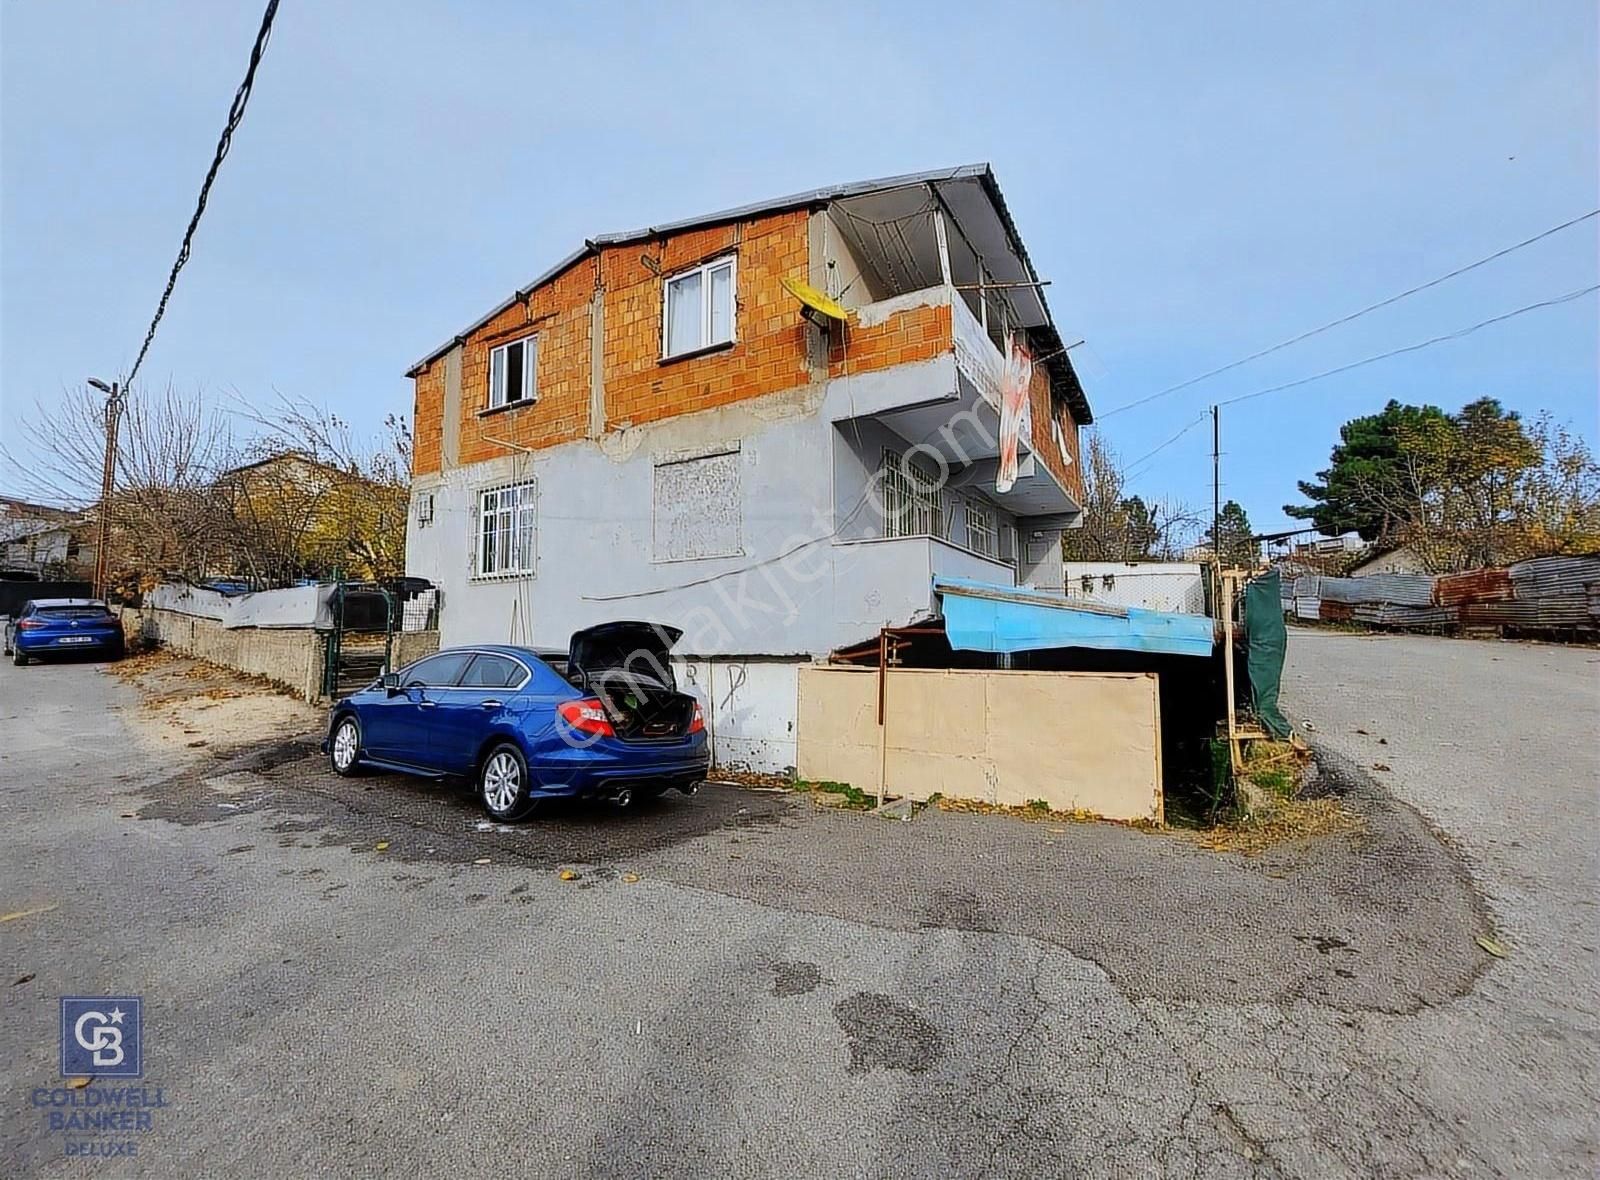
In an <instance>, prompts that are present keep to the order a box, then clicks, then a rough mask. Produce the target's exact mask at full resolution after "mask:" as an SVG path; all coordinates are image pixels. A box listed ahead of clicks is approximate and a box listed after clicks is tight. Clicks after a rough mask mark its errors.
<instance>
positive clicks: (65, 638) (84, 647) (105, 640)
mask: <svg viewBox="0 0 1600 1180" xmlns="http://www.w3.org/2000/svg"><path fill="white" fill-rule="evenodd" d="M11 645H12V646H13V647H14V648H16V650H18V651H20V652H22V653H23V654H24V655H29V656H42V655H49V654H50V653H52V652H62V653H66V652H74V651H115V650H117V649H119V648H121V647H122V645H123V639H122V633H121V632H120V631H84V632H73V631H66V632H55V631H45V632H31V633H30V632H28V631H18V632H17V634H16V636H15V637H14V638H13V639H12V640H11Z"/></svg>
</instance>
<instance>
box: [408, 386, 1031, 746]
mask: <svg viewBox="0 0 1600 1180" xmlns="http://www.w3.org/2000/svg"><path fill="white" fill-rule="evenodd" d="M953 382H954V365H953V362H952V361H951V360H950V358H948V357H947V358H944V359H943V360H942V361H937V362H931V363H929V364H926V365H917V366H901V367H900V368H899V369H897V370H894V371H891V372H890V373H887V374H874V375H873V376H872V378H871V379H870V380H868V379H866V378H850V379H848V380H836V381H831V382H825V383H819V384H817V385H812V386H803V387H801V388H799V389H796V390H792V391H789V392H786V393H782V394H777V395H773V396H771V397H766V398H761V399H754V400H752V401H749V402H744V403H740V404H738V405H734V406H729V407H725V408H723V409H719V410H713V411H708V412H706V413H703V414H695V415H689V416H685V417H681V418H675V419H671V420H669V421H667V422H663V423H659V424H653V425H649V426H641V427H636V428H632V429H629V430H626V431H620V432H616V433H612V434H608V435H605V436H603V437H601V438H599V439H596V440H584V441H580V442H574V443H570V444H567V445H564V446H561V447H554V448H549V449H546V450H541V451H538V452H536V453H532V454H529V453H518V452H512V453H508V454H507V455H506V456H504V457H502V458H499V459H495V460H493V461H490V462H487V463H479V464H474V465H473V466H471V467H468V468H455V469H452V470H448V471H446V472H444V473H443V474H440V475H433V476H424V477H419V478H417V479H416V480H415V481H414V485H413V493H412V499H413V502H412V513H411V516H410V520H409V522H408V527H407V560H406V565H407V572H408V573H410V574H413V575H418V576H421V577H425V578H429V579H430V580H432V581H433V582H434V583H435V584H436V585H437V586H438V587H439V588H440V593H441V596H442V606H441V612H440V631H441V642H442V643H443V644H444V645H445V646H451V645H457V644H464V643H489V642H499V643H519V644H527V645H530V646H535V647H558V648H563V649H564V648H565V647H566V644H567V641H568V639H569V637H570V636H571V634H572V633H573V632H574V631H576V630H578V629H579V628H582V627H587V626H592V625H594V624H596V623H600V622H606V621H610V620H616V619H644V620H648V621H652V622H662V623H666V624H669V625H671V626H675V627H679V628H681V629H682V630H683V632H684V638H683V639H682V641H681V642H680V643H679V645H678V646H679V655H680V656H681V657H682V658H683V659H684V660H686V661H687V662H688V666H689V667H691V668H697V669H698V668H704V671H705V673H706V675H707V679H706V680H697V681H695V683H697V684H700V685H702V686H704V685H706V684H708V683H709V684H710V685H711V687H709V688H706V689H705V696H704V698H703V702H702V703H703V705H708V706H710V709H709V713H710V721H711V722H712V724H713V725H714V726H715V727H716V735H717V737H716V740H717V742H718V753H717V756H718V758H719V760H721V761H724V762H726V763H729V764H743V765H748V766H750V767H752V768H754V769H761V770H775V771H782V770H784V769H786V768H790V767H793V766H794V765H795V746H794V732H793V731H794V723H795V709H796V705H795V699H796V697H795V669H796V667H797V666H798V665H799V664H801V663H805V662H808V661H809V660H811V659H812V658H814V657H818V656H822V655H825V654H826V653H827V652H829V651H831V650H832V649H834V648H836V647H839V646H842V645H844V644H848V643H854V642H858V641H860V640H862V639H866V638H870V637H871V636H873V635H875V634H876V633H877V631H878V629H879V628H880V627H882V626H884V625H886V624H887V625H902V624H905V623H909V622H911V621H912V620H913V619H915V618H919V617H924V616H926V615H928V614H930V613H931V612H932V610H933V607H934V600H933V593H932V584H931V583H932V576H933V574H934V573H949V574H955V575H957V576H962V577H973V578H981V579H985V580H988V581H998V582H1002V583H1004V584H1008V585H1009V584H1011V583H1012V581H1013V573H1012V570H1011V568H1010V566H1009V565H1006V564H1005V563H1002V562H995V561H989V560H986V559H984V558H981V557H978V556H976V555H974V554H970V553H967V552H965V551H963V550H961V549H959V548H956V547H954V546H951V545H945V544H942V543H940V542H937V541H932V540H929V539H927V538H904V539H897V540H894V541H881V540H880V541H863V542H860V543H856V544H848V543H842V542H840V541H837V540H836V539H835V537H834V535H833V533H834V530H835V528H836V527H837V523H838V516H839V515H840V514H841V512H840V509H841V508H842V510H843V511H844V512H847V511H848V510H849V507H851V506H853V505H854V504H855V503H856V502H857V501H858V500H859V499H860V496H861V492H862V491H863V490H864V486H865V474H866V472H865V464H864V463H861V462H854V463H852V462H850V461H848V460H850V459H851V458H853V456H849V455H847V456H845V457H844V458H843V459H841V456H840V455H839V453H838V452H839V450H840V448H839V447H838V446H836V439H837V437H838V435H839V430H840V429H842V430H844V431H847V432H848V431H850V430H851V428H850V427H849V426H844V427H842V428H840V427H836V425H835V423H836V420H838V419H840V418H844V417H851V416H854V415H855V414H856V413H859V412H860V404H861V402H863V401H865V402H868V403H871V404H874V405H896V404H900V405H904V404H907V403H910V402H917V401H936V400H938V399H939V398H941V397H944V396H947V395H948V394H949V393H950V391H951V388H952V384H953ZM867 430H868V432H869V433H874V434H875V435H876V434H877V433H878V431H877V430H875V429H874V428H872V427H870V426H869V427H867ZM882 433H883V434H888V432H886V431H885V432H882ZM891 437H893V436H891ZM730 447H736V448H737V453H738V468H739V475H740V481H739V495H740V498H741V506H740V518H741V537H740V541H741V544H740V547H741V550H742V552H740V553H739V554H737V555H735V556H728V557H716V558H705V559H699V560H692V561H676V562H673V561H658V560H656V559H655V555H654V551H653V521H652V507H653V489H654V479H655V475H654V468H655V464H656V462H657V461H658V460H661V459H666V458H677V459H681V458H684V457H686V456H689V455H694V454H699V453H704V452H710V451H715V450H719V449H727V448H730ZM844 449H845V450H846V451H849V450H851V449H852V448H844ZM871 453H873V454H875V452H871ZM874 464H875V460H874ZM528 479H533V480H535V481H536V483H537V487H538V497H537V504H538V554H537V560H536V564H535V569H534V572H533V573H532V575H531V576H527V577H517V578H505V579H479V578H475V577H474V576H473V571H474V545H475V529H476V520H477V500H478V493H479V492H480V491H481V490H483V489H485V488H489V487H495V486H499V485H503V484H507V483H516V482H522V481H524V480H528ZM427 495H432V496H433V517H432V520H431V521H428V522H423V521H421V520H419V518H418V515H419V514H418V512H417V505H418V502H419V500H420V499H421V498H422V497H424V496H427ZM1009 519H1010V518H1009V517H1006V516H1002V521H1003V522H1005V521H1009ZM963 527H964V522H963ZM750 657H764V658H750ZM775 657H776V658H775ZM712 658H714V659H715V666H711V665H710V664H709V663H708V660H710V659H712ZM725 674H726V675H727V676H728V677H729V680H728V681H727V683H726V684H725V683H724V680H723V677H724V675H725ZM735 681H736V683H735Z"/></svg>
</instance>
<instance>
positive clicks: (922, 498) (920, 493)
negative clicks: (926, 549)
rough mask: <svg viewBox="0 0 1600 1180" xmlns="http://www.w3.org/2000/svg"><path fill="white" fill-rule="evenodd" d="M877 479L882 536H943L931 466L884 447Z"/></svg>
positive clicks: (936, 482)
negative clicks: (881, 502) (881, 503)
mask: <svg viewBox="0 0 1600 1180" xmlns="http://www.w3.org/2000/svg"><path fill="white" fill-rule="evenodd" d="M878 480H879V484H880V489H881V490H880V493H879V494H880V496H881V497H882V500H883V535H884V536H885V537H943V536H944V515H945V513H944V499H943V497H942V495H941V494H940V493H941V491H942V489H941V488H940V487H939V474H938V472H937V471H935V470H934V468H933V465H932V464H931V463H928V462H927V461H925V460H923V459H921V458H919V457H916V456H912V457H911V458H907V457H906V456H905V455H902V454H901V453H900V452H899V451H892V450H890V449H889V448H888V447H885V448H884V449H883V466H882V467H881V468H880V469H879V472H878Z"/></svg>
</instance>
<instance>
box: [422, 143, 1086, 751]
mask: <svg viewBox="0 0 1600 1180" xmlns="http://www.w3.org/2000/svg"><path fill="white" fill-rule="evenodd" d="M785 280H788V281H790V283H791V286H789V287H786V286H785ZM796 281H798V282H801V283H805V284H809V286H810V287H811V288H814V289H815V290H816V291H819V292H822V293H823V294H825V295H827V296H829V297H831V298H832V299H833V300H836V301H837V303H838V304H842V305H843V307H844V308H845V309H847V312H848V319H847V322H846V323H845V324H843V325H841V324H840V323H839V322H838V321H837V320H834V319H830V318H829V317H828V315H827V314H826V313H819V312H818V311H817V310H808V308H807V306H806V305H805V304H803V303H802V302H801V300H800V298H798V297H797V295H796V293H795V288H793V286H792V284H793V283H794V282H796ZM802 293H803V292H802ZM807 298H808V299H811V297H810V296H809V295H807ZM811 302H812V303H813V304H815V303H818V302H822V303H824V304H825V303H826V301H818V300H816V299H811ZM1009 346H1014V347H1009ZM1008 365H1009V366H1010V368H1009V370H1008ZM408 375H409V376H411V377H412V378H413V379H414V380H415V390H416V414H415V431H416V434H415V449H414V457H413V481H412V503H411V513H410V519H409V526H408V536H407V547H406V554H407V558H406V564H407V572H408V573H409V574H414V575H420V576H422V577H426V578H428V579H430V580H432V581H433V582H434V584H435V585H437V586H439V587H440V589H441V592H442V603H443V611H442V616H441V630H442V639H443V642H444V643H446V644H459V643H468V642H488V641H502V642H505V641H512V642H521V643H531V644H536V645H539V646H547V645H548V646H564V645H565V644H566V642H567V639H568V637H569V636H570V635H571V634H572V632H573V631H574V630H576V629H578V628H581V627H585V626H589V625H591V624H593V623H596V622H600V621H604V620H610V619H628V618H637V619H646V620H652V621H659V622H663V623H667V624H670V625H672V626H675V627H678V628H681V629H682V630H683V632H684V636H683V639H682V640H681V642H680V643H679V644H678V651H679V653H680V654H681V655H682V656H684V657H685V658H686V660H687V661H688V666H687V668H686V670H685V675H686V677H687V678H688V679H689V680H690V682H691V683H693V684H695V685H696V686H697V688H698V690H699V691H700V692H701V695H702V697H703V698H704V699H705V700H707V701H708V702H709V703H710V704H711V705H712V710H711V713H710V717H711V721H712V725H713V728H714V730H715V732H716V736H717V741H718V749H717V757H718V758H719V760H721V761H724V762H745V763H748V764H750V765H754V766H760V767H766V768H769V769H781V768H782V767H785V766H792V765H793V764H794V761H795V757H794V748H795V747H794V724H795V692H796V689H795V685H796V675H797V668H798V667H799V665H801V664H803V663H806V662H809V661H810V660H812V659H813V658H815V657H817V656H820V655H823V654H825V653H827V652H828V651H830V650H831V649H833V648H836V647H838V646H840V645H843V644H847V643H854V642H858V641H860V640H862V639H864V638H867V637H869V636H874V635H876V634H877V633H878V631H879V629H880V628H881V627H883V626H885V625H894V626H899V625H904V624H907V623H910V622H912V621H914V620H916V619H918V618H920V617H924V616H926V615H928V614H930V613H931V612H932V611H933V610H934V609H935V603H934V596H933V592H932V579H933V577H934V576H935V575H944V576H957V577H967V578H974V579H980V580H983V581H986V582H991V583H995V582H998V583H1001V584H1003V585H1016V584H1024V583H1028V582H1030V581H1032V580H1034V578H1035V576H1036V574H1038V573H1039V572H1041V569H1042V567H1043V566H1044V565H1047V564H1049V563H1052V562H1053V565H1054V568H1053V570H1051V571H1050V572H1051V573H1052V574H1053V575H1054V578H1055V580H1056V584H1058V585H1059V584H1060V581H1059V579H1060V554H1061V547H1060V532H1061V530H1062V529H1064V528H1068V527H1071V526H1072V525H1073V524H1074V522H1075V521H1076V520H1077V518H1078V516H1079V515H1080V512H1081V508H1080V505H1081V503H1082V499H1083V496H1082V489H1081V483H1080V477H1079V472H1078V428H1079V426H1081V425H1083V424H1085V423H1087V422H1089V421H1090V411H1089V406H1088V402H1087V400H1086V398H1085V396H1084V393H1083V390H1082V388H1081V386H1080V385H1079V382H1078V379H1077V376H1076V374H1075V373H1074V371H1073V368H1072V364H1071V362H1070V360H1069V359H1068V357H1067V354H1066V351H1065V349H1064V348H1063V342H1062V339H1061V337H1060V335H1059V334H1058V333H1057V331H1056V328H1055V325H1054V323H1053V322H1052V320H1051V316H1050V311H1049V308H1048V306H1047V305H1046V303H1045V299H1044V293H1043V290H1042V285H1041V284H1040V283H1039V282H1038V276H1037V274H1036V273H1035V272H1034V269H1033V266H1032V264H1031V263H1030V262H1029V260H1028V256H1027V253H1026V251H1025V250H1024V248H1023V245H1022V242H1021V239H1020V238H1019V236H1018V234H1017V230H1016V227H1015V226H1014V225H1013V224H1012V221H1011V217H1010V215H1009V213H1008V212H1007V210H1006V205H1005V202H1004V200H1003V199H1002V197H1001V194H1000V190H999V186H998V185H997V183H996V181H995V178H994V175H993V173H992V172H991V171H990V169H989V168H988V167H987V166H986V165H978V166H972V167H964V168H956V169H946V170H943V171H938V172H927V173H921V174H916V175H910V176H902V177H894V178H891V179H887V180H880V181H870V182H866V183H861V184H852V185H844V186H840V187H836V188H830V189H819V190H817V191H815V192H810V193H803V194H799V195H796V196H790V197H784V198H781V199H778V200H773V201H766V202H762V203H760V204H756V205H750V206H746V207H744V208H740V209H733V210H729V211H726V212H722V213H715V214H710V215H707V216H704V217H697V218H693V219H690V220H688V221H681V222H677V223H674V224H670V225H663V226H657V227H652V228H650V229H645V230H640V231H637V232H634V233H622V234H610V235H604V236H601V237H597V238H594V239H591V240H589V241H588V242H586V243H585V244H584V246H583V247H582V248H581V249H579V250H578V251H576V252H575V253H573V254H572V255H570V256H569V257H567V258H566V259H564V260H563V261H561V262H560V263H558V264H557V265H556V266H555V267H554V268H552V269H551V270H549V271H547V272H546V273H545V274H543V275H542V276H540V277H539V278H538V279H536V280H534V281H533V282H532V283H531V284H529V285H528V286H527V287H526V288H523V289H522V290H519V291H516V292H514V293H513V294H512V295H511V296H510V297H509V298H508V299H506V300H505V301H504V302H503V303H501V304H500V305H499V306H498V307H496V308H495V309H494V310H492V311H490V312H489V313H488V314H487V315H485V316H483V317H481V318H480V319H478V320H477V321H476V322H474V323H473V324H472V325H471V326H470V327H468V328H466V329H465V330H464V331H463V332H462V333H461V334H459V335H457V336H455V337H453V338H451V339H450V340H448V341H446V342H445V343H444V344H442V345H440V346H439V347H438V348H436V349H435V350H434V351H432V352H430V353H428V354H427V355H426V356H425V357H424V358H423V359H422V360H421V361H419V362H418V363H417V364H416V365H415V366H413V367H412V369H411V370H410V371H409V374H408ZM1008 383H1009V384H1008ZM1007 387H1009V388H1013V389H1017V390H1019V391H1022V390H1025V393H1026V396H1025V397H1021V398H1019V400H1020V403H1021V410H1022V413H1021V414H1020V425H1019V427H1018V440H1017V448H1016V451H1017V456H1018V461H1017V473H1016V477H1015V480H1014V482H1011V483H1010V484H1009V486H1006V487H1005V490H1003V491H1002V490H1000V487H1001V486H1005V484H1006V481H1004V480H999V481H997V473H998V471H999V469H1000V467H1001V463H1002V450H1003V447H1002V442H1001V440H1002V433H1003V432H1002V430H1001V398H1002V389H1003V388H1007ZM997 482H998V484H999V486H997Z"/></svg>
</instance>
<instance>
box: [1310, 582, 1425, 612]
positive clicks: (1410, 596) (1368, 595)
mask: <svg viewBox="0 0 1600 1180" xmlns="http://www.w3.org/2000/svg"><path fill="white" fill-rule="evenodd" d="M1433 581H1434V580H1433V577H1432V575H1430V574H1373V575H1372V576H1370V577H1366V578H1323V579H1322V587H1321V591H1320V594H1321V597H1322V598H1323V600H1324V601H1330V602H1348V603H1350V604H1352V605H1354V604H1356V603H1362V602H1367V603H1375V602H1390V603H1394V604H1396V605H1399V606H1432V605H1433Z"/></svg>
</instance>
